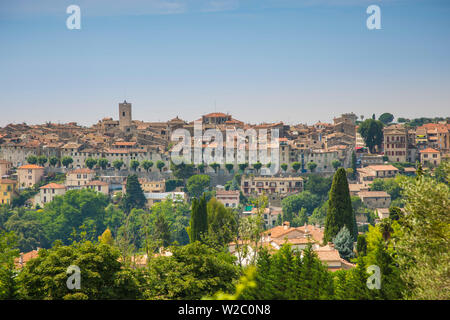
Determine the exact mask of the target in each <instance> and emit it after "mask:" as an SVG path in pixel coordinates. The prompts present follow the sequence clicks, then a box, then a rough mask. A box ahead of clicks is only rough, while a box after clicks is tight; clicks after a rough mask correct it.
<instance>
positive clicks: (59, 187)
mask: <svg viewBox="0 0 450 320" xmlns="http://www.w3.org/2000/svg"><path fill="white" fill-rule="evenodd" d="M65 188H66V187H65V186H63V185H62V184H57V183H49V184H47V185H45V186H42V187H40V188H39V189H65Z"/></svg>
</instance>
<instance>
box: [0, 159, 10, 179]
mask: <svg viewBox="0 0 450 320" xmlns="http://www.w3.org/2000/svg"><path fill="white" fill-rule="evenodd" d="M11 169H12V162H10V161H6V160H2V159H0V178H1V177H3V176H6V175H7V174H8V173H9V171H10V170H11Z"/></svg>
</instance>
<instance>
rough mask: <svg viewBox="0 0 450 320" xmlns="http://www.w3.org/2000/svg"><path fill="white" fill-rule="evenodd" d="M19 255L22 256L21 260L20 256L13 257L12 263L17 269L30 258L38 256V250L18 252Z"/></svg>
mask: <svg viewBox="0 0 450 320" xmlns="http://www.w3.org/2000/svg"><path fill="white" fill-rule="evenodd" d="M20 256H21V257H22V261H20V257H18V258H15V259H14V264H15V265H16V268H18V269H20V268H22V267H23V266H24V265H26V264H27V262H29V261H30V260H31V259H35V258H37V257H38V256H39V252H38V250H33V251H30V252H27V253H20Z"/></svg>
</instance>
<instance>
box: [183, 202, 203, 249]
mask: <svg viewBox="0 0 450 320" xmlns="http://www.w3.org/2000/svg"><path fill="white" fill-rule="evenodd" d="M186 230H187V233H188V235H189V240H190V242H191V243H194V242H195V241H201V240H202V237H203V236H205V235H206V233H207V232H208V210H207V204H206V199H205V197H204V196H203V197H201V198H200V199H199V200H197V199H196V198H194V199H193V200H192V210H191V220H190V221H189V227H187V228H186Z"/></svg>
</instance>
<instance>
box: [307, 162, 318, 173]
mask: <svg viewBox="0 0 450 320" xmlns="http://www.w3.org/2000/svg"><path fill="white" fill-rule="evenodd" d="M306 166H307V167H308V169H309V171H311V172H314V170H316V168H317V163H315V162H308V164H307V165H306Z"/></svg>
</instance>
